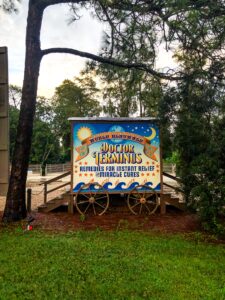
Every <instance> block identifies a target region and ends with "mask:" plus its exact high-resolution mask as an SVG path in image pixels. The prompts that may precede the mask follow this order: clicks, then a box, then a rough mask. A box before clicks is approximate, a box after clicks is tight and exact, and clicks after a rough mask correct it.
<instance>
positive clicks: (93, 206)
mask: <svg viewBox="0 0 225 300" xmlns="http://www.w3.org/2000/svg"><path fill="white" fill-rule="evenodd" d="M92 207H93V211H94V215H95V216H96V210H95V205H94V203H92Z"/></svg>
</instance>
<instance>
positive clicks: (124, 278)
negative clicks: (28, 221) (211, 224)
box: [0, 231, 225, 300]
mask: <svg viewBox="0 0 225 300" xmlns="http://www.w3.org/2000/svg"><path fill="white" fill-rule="evenodd" d="M0 299H1V300H2V299H3V300H4V299H10V300H12V299H82V300H83V299H157V300H159V299H170V300H173V299H185V300H187V299H191V300H192V299H204V300H205V299H209V300H213V299H217V300H219V299H225V247H224V246H223V245H210V244H207V243H201V242H197V241H190V240H186V239H185V238H184V237H182V236H181V235H180V236H178V235H174V236H171V235H170V236H165V235H156V234H150V233H144V232H129V231H117V232H100V231H91V232H90V231H89V232H85V231H81V232H75V233H65V234H62V233H60V234H51V235H50V234H46V233H41V232H27V233H25V234H24V233H21V232H19V231H18V232H15V231H14V232H12V231H8V232H6V231H2V232H0Z"/></svg>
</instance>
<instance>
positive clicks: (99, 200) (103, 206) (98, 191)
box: [74, 183, 109, 216]
mask: <svg viewBox="0 0 225 300" xmlns="http://www.w3.org/2000/svg"><path fill="white" fill-rule="evenodd" d="M92 187H94V188H95V191H92V190H91V188H92ZM74 202H75V206H76V208H77V210H78V212H79V213H80V214H81V215H85V214H87V213H93V214H94V215H99V216H101V215H103V214H104V213H105V212H106V210H107V208H108V207H109V194H108V191H107V190H106V189H104V188H103V187H102V186H101V185H100V184H99V183H88V184H84V185H83V186H81V188H80V189H79V190H78V192H77V194H76V196H75V199H74Z"/></svg>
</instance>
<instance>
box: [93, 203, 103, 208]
mask: <svg viewBox="0 0 225 300" xmlns="http://www.w3.org/2000/svg"><path fill="white" fill-rule="evenodd" d="M95 204H97V205H98V206H100V207H102V208H104V209H105V206H103V205H101V204H100V203H98V202H95Z"/></svg>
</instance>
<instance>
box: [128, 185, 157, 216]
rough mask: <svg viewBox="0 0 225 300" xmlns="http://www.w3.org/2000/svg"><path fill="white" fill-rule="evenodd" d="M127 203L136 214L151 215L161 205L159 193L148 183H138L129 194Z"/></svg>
mask: <svg viewBox="0 0 225 300" xmlns="http://www.w3.org/2000/svg"><path fill="white" fill-rule="evenodd" d="M142 188H144V189H145V190H144V191H142V190H141V189H142ZM127 205H128V207H129V209H130V211H131V212H132V213H133V214H135V215H138V214H139V215H141V214H147V215H151V214H153V213H154V212H155V211H156V209H157V208H158V206H159V198H158V194H157V193H156V192H155V191H154V190H153V189H152V188H151V187H149V186H147V185H138V186H136V187H135V188H134V189H133V190H131V191H130V193H129V194H128V197H127Z"/></svg>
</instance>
